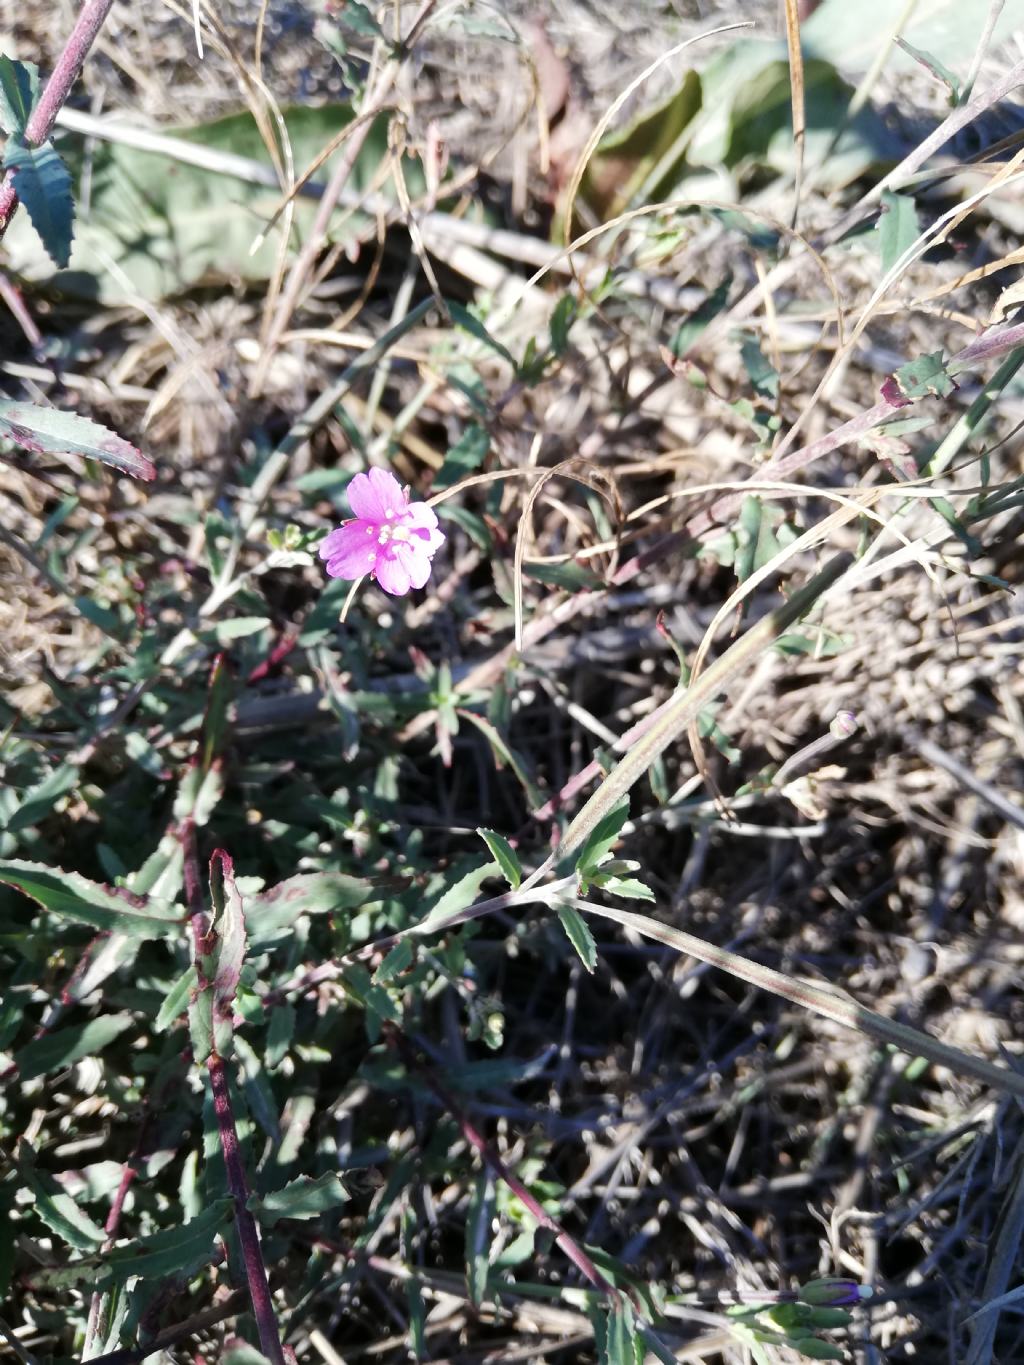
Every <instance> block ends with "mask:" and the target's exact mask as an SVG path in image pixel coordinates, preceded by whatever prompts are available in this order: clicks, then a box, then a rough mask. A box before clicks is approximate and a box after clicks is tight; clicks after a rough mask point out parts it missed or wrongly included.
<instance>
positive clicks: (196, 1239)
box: [104, 1197, 234, 1282]
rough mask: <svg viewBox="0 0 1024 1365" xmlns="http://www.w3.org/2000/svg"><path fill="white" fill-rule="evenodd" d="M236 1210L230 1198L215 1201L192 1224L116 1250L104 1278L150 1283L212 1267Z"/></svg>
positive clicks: (107, 1262) (106, 1262)
mask: <svg viewBox="0 0 1024 1365" xmlns="http://www.w3.org/2000/svg"><path fill="white" fill-rule="evenodd" d="M233 1207H234V1201H233V1200H232V1199H230V1198H228V1197H225V1198H223V1199H216V1200H214V1201H213V1203H212V1204H210V1205H209V1207H207V1208H206V1209H204V1210H203V1211H202V1213H200V1214H198V1215H197V1216H196V1217H195V1218H193V1219H192V1221H191V1222H189V1223H183V1224H182V1225H181V1226H179V1227H174V1228H166V1229H165V1230H164V1231H162V1232H156V1233H154V1234H153V1235H152V1236H151V1237H142V1238H140V1240H139V1241H137V1242H135V1243H133V1244H132V1245H131V1246H127V1247H117V1248H116V1249H115V1250H114V1251H111V1252H108V1253H107V1255H106V1257H105V1258H104V1271H105V1275H104V1278H105V1279H107V1278H112V1279H114V1280H117V1281H119V1282H123V1281H125V1280H127V1279H128V1278H129V1277H130V1276H132V1275H137V1276H139V1278H140V1279H143V1280H148V1281H151V1280H158V1279H163V1278H165V1277H166V1276H168V1275H174V1276H176V1277H178V1276H180V1277H182V1278H188V1277H190V1276H192V1275H195V1274H196V1273H197V1272H198V1271H200V1270H202V1269H204V1268H205V1267H206V1266H208V1265H209V1264H210V1258H211V1256H212V1255H213V1246H214V1242H215V1240H216V1238H217V1236H218V1234H219V1233H221V1232H222V1231H223V1230H224V1229H225V1228H226V1227H227V1225H228V1223H229V1222H230V1221H231V1215H232V1210H233Z"/></svg>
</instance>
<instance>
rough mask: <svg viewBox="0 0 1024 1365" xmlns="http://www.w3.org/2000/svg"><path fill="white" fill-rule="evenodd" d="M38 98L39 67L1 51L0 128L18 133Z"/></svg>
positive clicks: (14, 135)
mask: <svg viewBox="0 0 1024 1365" xmlns="http://www.w3.org/2000/svg"><path fill="white" fill-rule="evenodd" d="M38 98H39V68H38V66H36V64H35V62H16V61H12V59H11V58H10V57H7V56H4V55H2V54H0V128H2V129H3V130H4V132H5V133H6V134H7V135H8V136H9V137H20V136H21V134H22V133H24V131H25V125H26V124H27V123H28V120H29V116H30V115H31V113H32V110H33V108H34V107H35V103H36V100H37V99H38Z"/></svg>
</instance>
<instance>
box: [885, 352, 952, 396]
mask: <svg viewBox="0 0 1024 1365" xmlns="http://www.w3.org/2000/svg"><path fill="white" fill-rule="evenodd" d="M893 378H894V379H895V380H896V383H897V384H898V385H899V390H900V393H902V394H903V396H904V398H906V399H908V400H910V401H913V400H914V399H916V398H927V397H928V395H929V394H935V395H937V397H939V398H947V397H948V396H949V395H950V394H951V393H952V392H953V391H954V389H955V388H956V383H955V382H954V380H953V379H952V378H951V377H950V375H949V374H948V372H947V370H946V366H945V364H944V362H943V359H942V352H941V351H932V352H930V353H929V354H928V355H922V356H918V358H917V359H916V360H909V361H907V363H906V365H901V366H900V368H899V369H898V370H897V371H896V373H895V374H894V375H893Z"/></svg>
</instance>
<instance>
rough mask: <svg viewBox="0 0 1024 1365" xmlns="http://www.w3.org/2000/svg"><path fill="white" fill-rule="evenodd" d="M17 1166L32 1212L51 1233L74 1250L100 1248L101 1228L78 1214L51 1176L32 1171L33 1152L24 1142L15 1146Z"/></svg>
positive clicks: (79, 1211) (71, 1200) (68, 1196)
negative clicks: (32, 1201) (32, 1202)
mask: <svg viewBox="0 0 1024 1365" xmlns="http://www.w3.org/2000/svg"><path fill="white" fill-rule="evenodd" d="M17 1163H18V1172H19V1174H20V1176H21V1178H22V1180H23V1181H24V1183H25V1185H26V1186H27V1188H28V1189H30V1190H31V1191H32V1194H33V1196H34V1197H35V1208H36V1212H37V1213H38V1214H39V1217H40V1218H41V1219H42V1220H43V1222H44V1223H45V1224H46V1226H47V1227H48V1228H49V1229H50V1231H51V1232H53V1233H56V1235H57V1236H58V1237H59V1238H61V1240H62V1241H64V1242H66V1243H67V1244H68V1246H70V1247H74V1249H75V1250H76V1251H95V1250H96V1249H97V1247H99V1246H101V1245H102V1243H103V1241H104V1239H105V1236H106V1234H105V1233H104V1231H103V1229H102V1228H101V1227H99V1226H98V1225H97V1224H96V1223H94V1222H93V1220H92V1219H91V1218H90V1217H89V1215H88V1214H87V1213H83V1212H82V1210H81V1209H80V1208H79V1207H78V1205H77V1204H76V1203H75V1201H74V1200H73V1199H72V1198H71V1196H70V1195H69V1194H66V1193H65V1192H64V1191H63V1190H62V1189H61V1188H60V1186H59V1185H58V1184H57V1182H56V1181H55V1180H54V1179H53V1177H52V1176H49V1175H46V1174H45V1173H44V1172H42V1171H37V1170H36V1167H35V1152H34V1151H33V1150H32V1148H31V1146H30V1145H29V1144H28V1143H27V1142H25V1141H22V1142H20V1143H19V1144H18V1155H17Z"/></svg>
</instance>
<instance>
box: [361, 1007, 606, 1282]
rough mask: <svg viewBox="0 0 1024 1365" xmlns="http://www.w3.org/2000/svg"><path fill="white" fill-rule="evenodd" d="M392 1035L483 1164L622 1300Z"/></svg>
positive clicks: (588, 1273)
mask: <svg viewBox="0 0 1024 1365" xmlns="http://www.w3.org/2000/svg"><path fill="white" fill-rule="evenodd" d="M388 1033H389V1035H390V1037H391V1039H392V1040H393V1042H394V1044H395V1046H396V1047H397V1049H398V1051H399V1053H400V1054H401V1056H402V1060H403V1061H404V1062H405V1064H406V1065H407V1066H408V1067H409V1069H410V1070H412V1071H415V1072H416V1074H417V1075H418V1076H420V1077H422V1079H423V1080H424V1081H425V1082H426V1084H427V1085H428V1086H429V1087H430V1089H431V1090H432V1091H433V1092H434V1094H435V1095H436V1096H437V1098H438V1100H440V1102H441V1104H442V1105H443V1106H444V1107H445V1109H447V1110H448V1112H449V1113H450V1114H451V1115H452V1117H453V1118H454V1119H455V1121H456V1123H457V1124H458V1125H459V1128H460V1129H461V1130H462V1136H463V1137H464V1138H465V1139H466V1141H467V1142H468V1143H469V1145H470V1146H471V1147H473V1148H475V1150H476V1151H477V1152H478V1153H479V1154H480V1158H481V1160H482V1161H483V1162H484V1163H485V1164H486V1165H487V1166H489V1167H490V1168H491V1170H492V1171H493V1172H494V1174H495V1175H496V1176H497V1177H498V1179H499V1180H502V1181H504V1183H505V1184H506V1185H507V1186H508V1188H509V1189H510V1190H511V1191H512V1193H513V1194H514V1195H515V1196H516V1197H517V1198H518V1199H519V1200H520V1201H521V1202H522V1204H523V1206H524V1207H525V1208H527V1209H529V1211H530V1213H531V1214H532V1215H533V1217H534V1218H535V1219H536V1220H537V1222H538V1223H539V1224H540V1226H541V1227H542V1228H547V1229H548V1231H549V1232H553V1233H554V1234H555V1241H556V1242H557V1243H558V1245H559V1246H560V1247H561V1248H562V1250H563V1251H564V1252H565V1254H566V1256H568V1258H569V1260H570V1261H572V1263H573V1265H574V1266H576V1268H577V1269H578V1270H579V1271H580V1272H581V1274H582V1275H583V1276H584V1278H585V1279H587V1280H589V1281H590V1283H591V1284H592V1285H593V1286H594V1288H595V1289H599V1290H600V1291H601V1293H602V1294H608V1295H610V1296H611V1297H613V1298H618V1290H616V1288H615V1286H614V1285H613V1284H612V1283H611V1282H610V1281H609V1280H607V1279H605V1277H604V1275H602V1274H601V1272H600V1270H598V1268H597V1266H596V1265H595V1264H594V1262H593V1261H592V1260H591V1259H590V1257H589V1256H588V1255H587V1253H586V1252H585V1251H584V1250H583V1248H582V1247H581V1246H580V1244H579V1243H578V1242H577V1241H576V1240H575V1238H573V1237H571V1236H570V1234H569V1233H568V1232H566V1230H565V1228H563V1227H562V1225H561V1223H559V1222H557V1221H556V1220H555V1219H554V1218H552V1217H551V1215H550V1213H548V1212H547V1210H546V1209H545V1208H544V1206H543V1205H542V1204H541V1203H539V1201H538V1200H537V1199H536V1198H535V1197H534V1196H533V1195H532V1194H531V1193H530V1191H529V1190H528V1189H527V1188H526V1186H525V1185H524V1184H523V1182H522V1181H521V1180H520V1179H519V1177H518V1176H516V1175H513V1173H512V1172H511V1171H510V1170H509V1168H508V1167H507V1166H506V1165H505V1163H504V1161H502V1159H501V1157H500V1156H499V1155H498V1154H497V1152H495V1151H494V1150H493V1148H492V1147H490V1146H489V1145H488V1143H487V1142H486V1141H485V1139H484V1138H483V1137H481V1135H480V1134H479V1133H478V1132H477V1130H476V1128H475V1127H474V1126H473V1123H472V1120H471V1119H470V1118H469V1116H468V1115H467V1114H466V1113H465V1112H464V1111H463V1110H462V1108H461V1106H460V1105H459V1102H458V1100H456V1098H455V1096H454V1095H453V1094H452V1093H451V1091H450V1090H448V1089H447V1088H446V1087H445V1086H444V1084H443V1083H442V1082H441V1081H440V1080H438V1078H437V1076H435V1075H434V1073H433V1071H431V1070H430V1068H429V1067H426V1066H424V1065H423V1063H422V1062H421V1061H420V1059H419V1058H418V1057H417V1055H416V1052H415V1049H414V1048H413V1047H412V1045H411V1044H410V1042H409V1040H408V1038H406V1037H405V1035H404V1034H403V1033H402V1032H401V1031H400V1030H399V1029H397V1028H395V1027H394V1026H393V1025H392V1026H391V1027H390V1028H389V1030H388Z"/></svg>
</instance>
